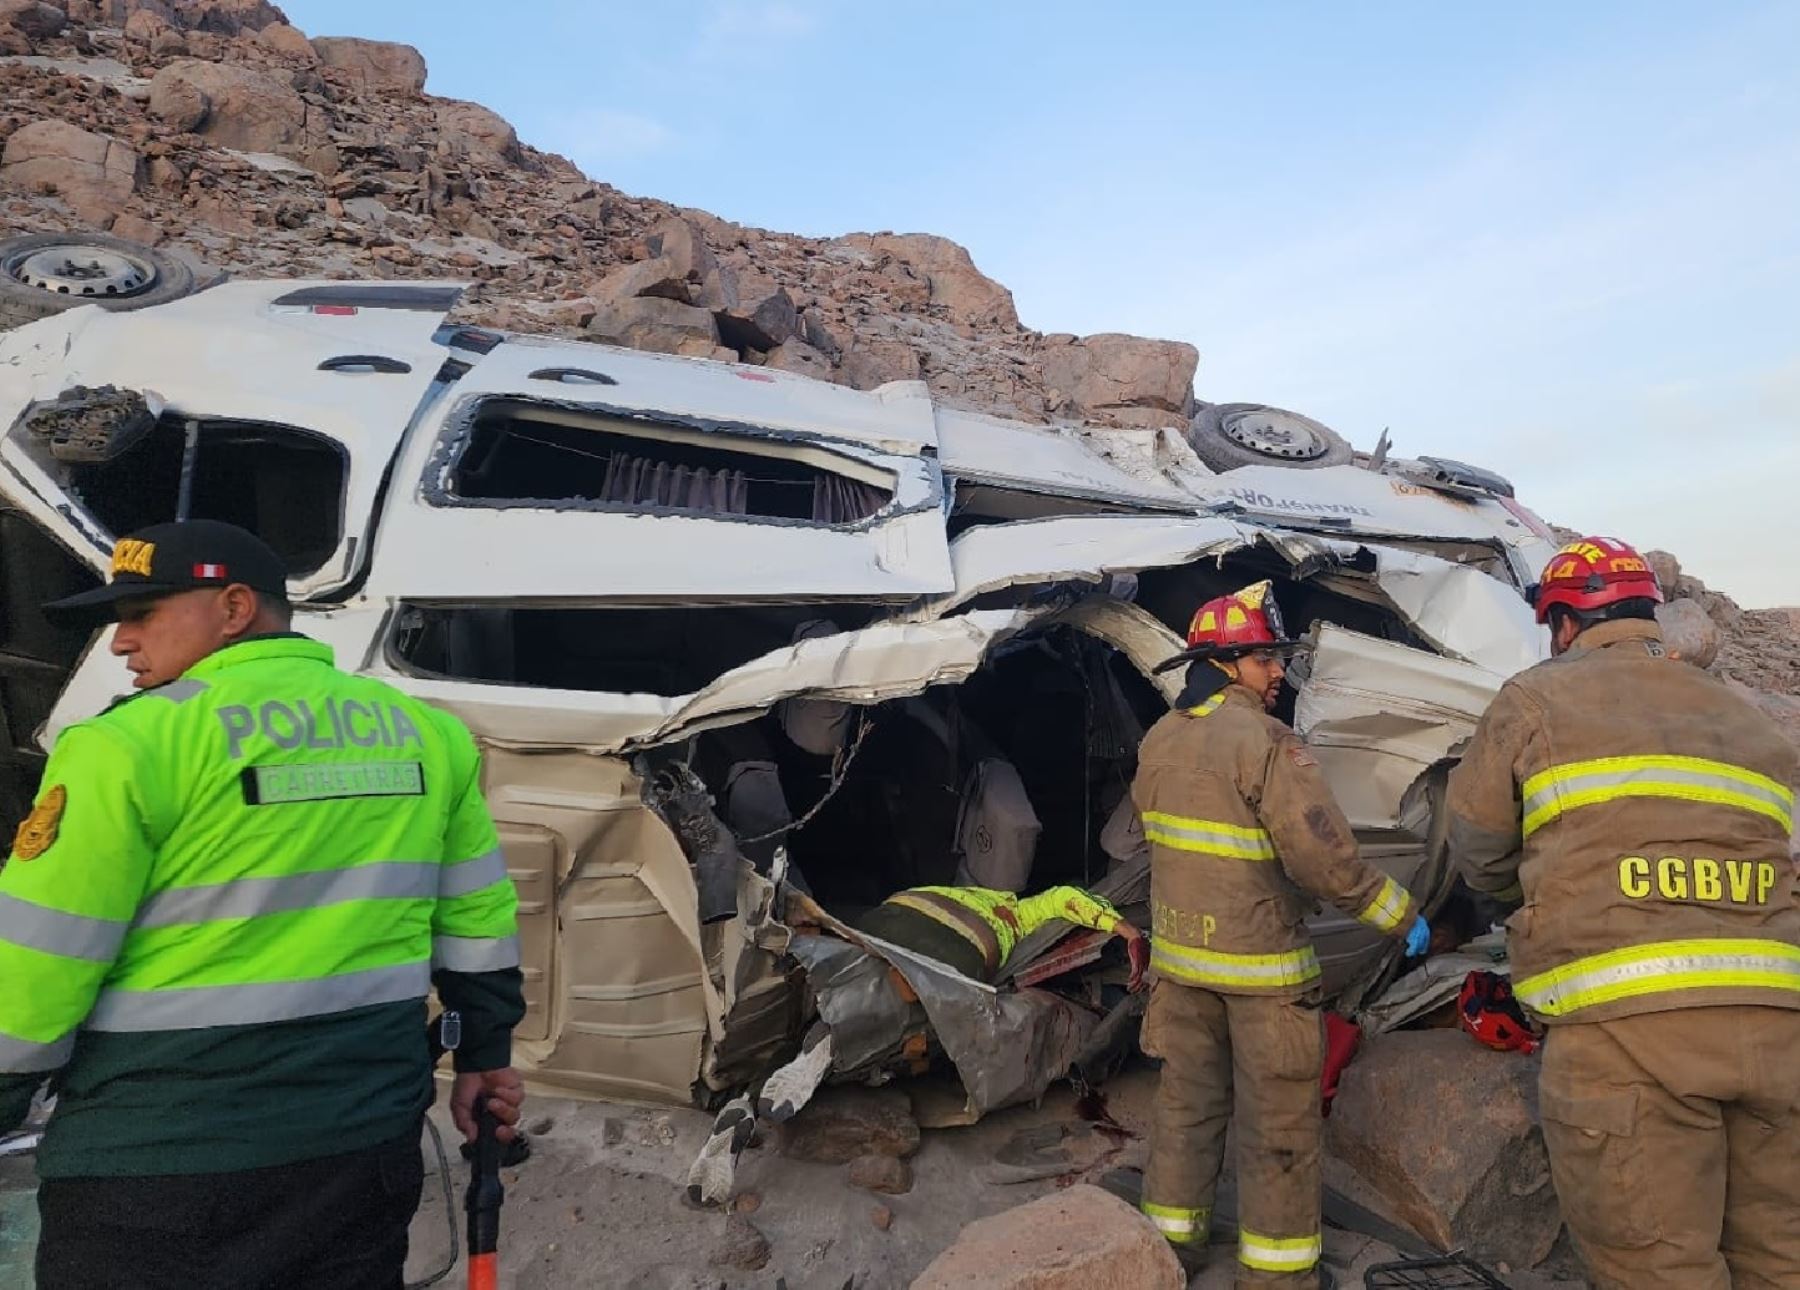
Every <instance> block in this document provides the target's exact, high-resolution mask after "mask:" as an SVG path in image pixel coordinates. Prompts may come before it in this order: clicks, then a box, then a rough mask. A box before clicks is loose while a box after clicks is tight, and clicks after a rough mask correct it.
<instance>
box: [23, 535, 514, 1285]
mask: <svg viewBox="0 0 1800 1290" xmlns="http://www.w3.org/2000/svg"><path fill="white" fill-rule="evenodd" d="M47 608H48V609H49V610H51V611H52V612H53V614H60V615H61V616H64V617H69V618H74V619H76V620H90V621H96V622H97V621H103V620H104V619H106V618H116V620H117V623H118V626H117V627H116V629H115V631H114V634H113V638H112V651H113V653H114V654H117V655H120V656H122V657H123V658H124V659H125V662H126V666H127V667H128V668H129V670H130V671H131V673H132V676H133V683H134V685H135V687H136V690H137V693H136V694H135V695H133V696H131V697H130V698H128V699H125V700H121V701H120V702H118V703H116V704H114V705H113V706H112V707H111V708H110V709H108V710H107V711H106V712H105V713H104V714H102V715H100V716H97V717H95V718H93V719H91V720H88V721H82V722H78V723H76V724H75V725H72V726H70V727H69V728H68V729H67V730H65V731H64V732H63V733H62V735H61V737H60V738H59V739H58V740H57V741H56V746H55V748H54V750H53V751H52V752H51V755H50V760H49V764H48V765H47V767H46V768H45V772H44V776H43V781H42V783H43V786H42V789H41V790H40V792H39V794H38V797H37V801H36V805H35V807H34V808H33V810H32V812H31V814H30V815H29V816H28V817H27V818H26V820H25V821H24V822H23V823H22V824H21V825H20V826H19V830H18V834H17V836H16V838H15V839H14V842H13V847H12V853H11V857H10V859H9V860H8V862H7V864H6V866H5V868H4V869H3V870H0V981H4V982H5V983H6V984H5V988H4V989H0V1132H4V1131H5V1130H8V1129H11V1128H13V1127H14V1126H16V1125H17V1124H19V1123H20V1121H21V1120H22V1119H23V1118H24V1116H25V1114H26V1111H27V1108H28V1106H29V1104H30V1102H31V1100H32V1096H33V1093H34V1091H35V1090H36V1089H37V1087H38V1086H39V1085H40V1084H41V1083H42V1082H43V1081H44V1080H45V1079H46V1078H51V1079H53V1081H54V1087H56V1088H57V1090H58V1094H59V1096H58V1100H57V1104H56V1109H55V1112H54V1113H53V1115H52V1116H51V1119H50V1123H49V1126H48V1128H47V1130H46V1132H45V1135H44V1139H43V1144H42V1147H41V1149H40V1151H39V1153H38V1159H37V1166H38V1175H39V1178H40V1180H41V1185H40V1187H39V1191H38V1207H39V1211H40V1214H41V1217H42V1237H41V1240H40V1244H39V1249H38V1255H37V1284H38V1286H39V1287H40V1290H76V1288H81V1290H90V1288H93V1287H100V1286H115V1285H124V1284H127V1283H129V1284H131V1285H133V1286H140V1285H141V1286H146V1287H149V1286H156V1287H163V1286H171V1287H172V1286H181V1287H191V1288H193V1290H213V1288H218V1290H225V1288H226V1287H243V1286H272V1285H284V1286H288V1285H292V1286H299V1285H306V1286H332V1287H341V1288H343V1290H363V1288H365V1287H366V1288H368V1290H375V1288H376V1287H380V1288H381V1290H392V1288H393V1287H397V1286H398V1285H399V1284H400V1280H401V1276H402V1268H403V1265H404V1262H405V1258H406V1247H407V1225H408V1223H409V1221H410V1220H411V1218H412V1214H413V1211H414V1209H415V1208H416V1207H417V1204H418V1200H419V1193H420V1187H421V1182H422V1170H421V1161H420V1152H419V1128H420V1119H421V1117H422V1116H423V1115H424V1112H425V1109H426V1107H427V1106H429V1105H430V1102H431V1099H432V1078H431V1057H430V1052H429V1048H428V1045H427V1037H426V1033H425V1026H426V1009H425V998H426V993H427V991H428V990H429V989H431V988H432V987H433V986H435V987H436V989H437V992H438V995H439V997H440V999H441V1000H442V1002H443V1004H444V1005H445V1007H446V1009H449V1010H454V1011H455V1012H456V1013H457V1014H458V1016H459V1018H460V1032H461V1033H460V1040H459V1042H458V1043H457V1044H456V1048H455V1059H454V1061H455V1067H456V1071H457V1074H456V1077H455V1080H454V1083H453V1086H452V1093H451V1111H452V1115H453V1117H454V1119H455V1121H456V1123H457V1124H458V1125H459V1127H461V1128H462V1130H463V1132H464V1133H465V1135H466V1136H468V1137H469V1138H471V1139H473V1138H474V1136H475V1127H476V1126H475V1112H476V1102H477V1099H478V1098H481V1099H485V1101H486V1103H487V1106H488V1107H489V1109H491V1110H492V1111H493V1112H494V1114H495V1115H496V1117H497V1118H498V1119H499V1120H500V1121H501V1122H502V1123H503V1124H504V1125H506V1126H508V1127H505V1128H503V1129H502V1130H501V1136H503V1137H505V1138H509V1139H510V1138H511V1137H512V1136H513V1134H514V1130H513V1129H512V1128H511V1127H510V1126H512V1125H513V1124H516V1123H517V1120H518V1107H519V1102H520V1083H519V1078H518V1076H517V1074H516V1073H515V1072H514V1071H513V1070H512V1069H511V1033H512V1028H513V1026H514V1024H515V1023H516V1022H517V1021H518V1019H519V1018H520V1016H522V1015H523V1011H524V1009H523V999H522V994H521V977H520V971H519V953H518V941H517V934H516V927H515V908H516V903H517V900H516V896H515V894H514V891H513V887H512V883H511V881H510V880H509V879H508V877H507V873H506V867H505V864H504V862H503V861H502V859H501V855H500V850H499V844H498V839H497V837H496V834H495V830H494V824H493V821H492V820H491V819H490V818H489V816H488V813H487V808H486V806H485V805H484V804H483V801H482V796H481V784H480V764H479V757H478V754H477V751H476V748H475V743H474V741H473V740H472V739H471V738H470V736H469V732H468V731H467V730H466V729H464V728H463V726H462V724H461V723H460V722H458V721H457V720H456V719H455V718H453V717H451V716H449V715H448V714H446V713H443V712H440V711H437V710H436V709H433V708H430V707H427V706H426V705H425V704H423V703H420V702H418V701H417V700H415V699H413V698H410V697H409V696H407V695H404V694H402V693H400V692H399V691H397V690H394V689H392V688H390V687H389V686H386V685H384V684H382V683H381V682H379V681H375V680H370V679H368V678H364V677H356V676H350V675H347V674H345V673H343V672H340V671H338V670H337V668H336V667H334V666H333V663H332V653H331V650H330V648H329V647H328V646H325V645H322V644H320V643H318V642H316V641H312V640H308V639H307V638H305V637H303V636H300V635H297V634H295V633H294V632H293V631H292V630H291V610H290V607H289V605H288V601H287V591H286V581H285V576H284V570H283V568H282V565H281V562H280V560H279V559H278V558H277V557H276V556H275V554H274V553H273V552H272V551H271V550H270V549H269V548H268V547H267V546H265V545H264V544H263V543H262V542H261V541H260V540H258V539H257V538H256V537H254V536H253V535H251V534H249V533H247V532H245V531H244V530H242V529H239V528H235V527H233V526H231V525H227V524H220V523H215V522H211V521H200V520H195V521H187V522H182V523H174V524H159V525H154V526H151V527H150V528H147V529H143V530H140V531H139V532H137V533H134V534H132V535H131V536H130V537H128V538H126V539H124V540H122V541H120V542H119V543H118V544H117V546H116V547H115V548H114V551H113V558H112V577H111V580H110V582H108V583H107V584H106V585H104V586H102V587H99V588H96V589H95V590H93V591H90V592H86V593H83V594H82V595H79V596H75V597H72V598H70V599H68V600H65V601H61V602H58V603H57V604H56V605H52V606H49V607H47ZM446 1029H447V1030H450V1029H454V1027H446ZM455 1037H456V1036H453V1035H449V1034H446V1035H445V1036H444V1038H445V1039H446V1040H449V1039H451V1038H455Z"/></svg>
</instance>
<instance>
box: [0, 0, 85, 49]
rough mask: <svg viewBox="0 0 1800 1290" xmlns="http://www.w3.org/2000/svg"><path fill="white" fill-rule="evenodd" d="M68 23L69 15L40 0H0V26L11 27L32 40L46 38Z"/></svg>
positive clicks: (54, 34) (58, 33) (59, 31)
mask: <svg viewBox="0 0 1800 1290" xmlns="http://www.w3.org/2000/svg"><path fill="white" fill-rule="evenodd" d="M68 25H69V15H68V14H67V13H66V12H64V11H63V10H62V9H61V8H59V7H57V6H56V5H53V4H43V3H40V0H0V27H11V28H12V29H13V30H14V31H17V32H20V33H22V34H23V35H25V36H27V37H29V38H30V39H32V40H48V39H49V38H50V37H52V36H57V35H60V34H61V33H62V29H63V28H64V27H66V26H68Z"/></svg>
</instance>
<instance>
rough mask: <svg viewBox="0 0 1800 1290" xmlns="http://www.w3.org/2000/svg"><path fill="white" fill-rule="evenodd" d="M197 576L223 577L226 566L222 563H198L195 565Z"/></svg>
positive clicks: (195, 574)
mask: <svg viewBox="0 0 1800 1290" xmlns="http://www.w3.org/2000/svg"><path fill="white" fill-rule="evenodd" d="M194 576H195V577H196V578H223V577H224V576H225V566H224V565H222V564H197V565H195V566H194Z"/></svg>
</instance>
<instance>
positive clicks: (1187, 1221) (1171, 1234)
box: [1138, 1200, 1212, 1245]
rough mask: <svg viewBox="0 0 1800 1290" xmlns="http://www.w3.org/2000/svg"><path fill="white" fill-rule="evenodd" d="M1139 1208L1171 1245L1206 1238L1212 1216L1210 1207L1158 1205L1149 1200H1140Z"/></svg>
mask: <svg viewBox="0 0 1800 1290" xmlns="http://www.w3.org/2000/svg"><path fill="white" fill-rule="evenodd" d="M1138 1208H1139V1209H1140V1210H1142V1211H1143V1214H1144V1217H1145V1218H1148V1219H1149V1220H1150V1221H1151V1222H1152V1223H1154V1224H1155V1225H1156V1230H1157V1231H1159V1232H1161V1233H1162V1234H1163V1236H1164V1237H1165V1238H1166V1239H1167V1240H1168V1242H1169V1244H1171V1245H1193V1244H1195V1243H1196V1242H1203V1241H1205V1239H1206V1235H1207V1224H1208V1220H1209V1219H1211V1217H1212V1211H1211V1210H1210V1209H1201V1208H1196V1207H1192V1206H1181V1205H1157V1204H1153V1203H1151V1202H1150V1201H1147V1200H1146V1201H1142V1202H1140V1203H1139V1205H1138Z"/></svg>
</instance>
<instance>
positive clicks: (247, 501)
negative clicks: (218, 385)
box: [34, 413, 347, 578]
mask: <svg viewBox="0 0 1800 1290" xmlns="http://www.w3.org/2000/svg"><path fill="white" fill-rule="evenodd" d="M189 420H198V421H199V426H200V439H199V448H198V451H197V452H196V454H195V459H194V476H193V503H192V507H191V510H190V516H191V518H193V519H208V520H223V521H225V522H226V523H229V524H236V525H238V526H240V527H242V528H246V529H249V530H250V531H251V532H252V533H255V534H256V535H257V536H258V537H260V538H262V539H263V541H265V542H267V543H268V544H269V545H270V546H271V547H273V548H274V550H275V553H276V554H277V555H279V556H280V557H281V558H282V561H283V563H284V564H286V565H287V568H288V576H289V577H290V578H304V577H306V576H307V575H308V574H311V573H314V572H317V571H318V570H319V569H320V568H321V567H323V566H324V564H325V562H326V561H327V560H329V559H330V558H331V556H332V553H333V552H335V551H336V550H337V548H338V544H339V542H340V540H341V538H342V532H343V513H344V485H345V476H346V473H347V463H346V460H345V457H344V453H343V450H342V448H341V447H340V446H339V445H338V444H336V443H334V442H333V441H332V440H330V439H328V438H326V437H325V436H323V435H318V434H313V433H311V432H310V431H305V430H299V429H295V428H292V427H289V426H278V425H267V424H262V423H259V422H247V421H219V420H211V421H209V420H205V419H200V418H191V417H188V416H184V415H177V414H174V413H168V414H165V415H164V416H162V417H160V418H158V419H157V421H156V423H155V424H154V425H153V426H151V427H150V429H149V431H148V432H147V433H145V434H143V435H142V436H140V437H138V438H136V439H135V440H133V441H132V442H131V443H130V445H129V446H128V447H126V448H124V450H123V451H121V452H118V453H116V454H114V455H111V456H109V457H108V459H106V460H88V461H74V462H68V461H55V460H48V461H46V462H45V465H46V467H47V468H48V469H50V470H51V471H52V473H53V474H56V475H57V476H58V478H61V479H63V480H65V481H66V486H67V488H68V490H69V492H70V494H71V495H72V496H74V497H76V498H79V499H80V501H81V502H82V503H83V504H84V505H85V506H86V507H87V509H88V511H89V512H90V513H91V514H92V515H93V516H94V518H95V519H97V520H98V521H99V522H100V523H101V524H103V525H104V526H105V527H106V528H107V530H108V531H109V532H111V533H113V534H115V535H118V534H124V533H130V532H132V531H133V530H134V529H140V528H143V527H144V526H146V525H149V524H158V523H162V522H164V521H166V520H172V519H174V518H175V514H176V509H177V501H178V497H179V493H180V487H181V462H182V456H183V452H184V449H185V445H186V437H187V423H188V421H189ZM35 451H36V447H35V446H34V452H35Z"/></svg>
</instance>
